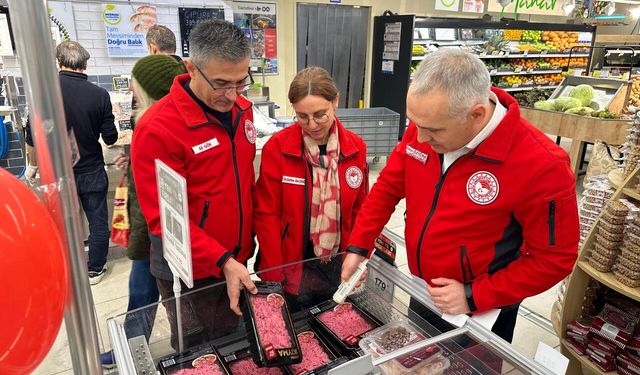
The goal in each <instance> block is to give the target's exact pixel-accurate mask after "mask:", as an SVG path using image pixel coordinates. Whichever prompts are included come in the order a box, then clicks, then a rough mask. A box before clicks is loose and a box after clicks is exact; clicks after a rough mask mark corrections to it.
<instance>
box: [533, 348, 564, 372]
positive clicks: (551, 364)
mask: <svg viewBox="0 0 640 375" xmlns="http://www.w3.org/2000/svg"><path fill="white" fill-rule="evenodd" d="M533 360H534V361H536V362H538V363H539V364H541V365H542V366H544V367H546V368H547V369H548V370H549V371H551V372H553V373H554V374H556V375H564V374H566V373H567V368H568V367H569V359H568V358H567V357H565V356H563V355H562V354H560V352H558V351H556V350H555V349H553V348H552V347H550V346H549V345H547V344H545V343H543V342H539V343H538V349H537V350H536V354H535V356H534V357H533Z"/></svg>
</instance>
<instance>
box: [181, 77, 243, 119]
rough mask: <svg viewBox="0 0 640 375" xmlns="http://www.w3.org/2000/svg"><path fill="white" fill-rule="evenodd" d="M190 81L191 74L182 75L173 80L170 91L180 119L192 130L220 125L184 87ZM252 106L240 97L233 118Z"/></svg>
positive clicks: (234, 107)
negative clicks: (207, 125) (208, 125)
mask: <svg viewBox="0 0 640 375" xmlns="http://www.w3.org/2000/svg"><path fill="white" fill-rule="evenodd" d="M190 80H191V77H190V76H189V73H185V74H181V75H179V76H177V77H176V78H175V79H174V80H173V84H172V85H171V89H170V90H169V96H170V97H171V98H172V99H173V102H174V103H175V106H176V108H177V110H178V113H179V114H180V117H182V119H183V120H184V122H185V124H186V125H187V127H190V128H191V127H196V126H201V125H206V124H211V123H215V124H218V123H219V121H218V120H217V119H213V117H212V116H207V114H206V113H205V111H204V110H203V109H202V108H201V107H200V105H198V103H196V101H195V100H193V98H192V97H191V95H189V93H188V92H187V91H186V90H185V89H184V87H182V86H183V85H184V84H185V83H187V82H189V81H190ZM252 105H253V104H252V103H251V102H250V101H248V100H247V99H246V98H245V97H244V96H238V99H237V100H236V102H235V104H234V105H233V109H232V111H233V112H232V115H233V118H236V116H237V115H238V112H246V111H247V110H249V109H250V108H251V106H252Z"/></svg>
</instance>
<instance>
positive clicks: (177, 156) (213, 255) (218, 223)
mask: <svg viewBox="0 0 640 375" xmlns="http://www.w3.org/2000/svg"><path fill="white" fill-rule="evenodd" d="M187 82H189V75H188V74H182V75H180V76H178V77H176V79H175V80H174V82H173V85H172V86H171V91H170V92H169V95H167V96H165V97H164V98H162V99H160V100H159V101H158V102H157V103H156V104H154V105H153V106H152V107H151V108H150V109H149V110H148V111H147V112H146V113H145V114H144V116H143V117H142V118H141V119H140V121H139V122H138V124H137V125H136V131H135V133H134V136H133V142H132V145H131V162H132V167H133V175H134V178H135V183H136V188H137V190H138V192H144V194H142V193H140V194H138V200H139V201H140V207H141V208H142V212H143V214H144V217H145V218H146V220H147V223H148V224H149V232H150V233H151V234H152V235H155V236H160V235H161V226H160V212H159V207H158V190H157V188H156V172H155V166H154V160H155V159H160V160H162V161H163V162H164V163H165V164H167V165H168V166H170V167H171V168H173V169H174V170H175V171H176V172H178V173H179V174H181V175H182V176H184V177H185V178H186V180H187V196H188V204H189V219H190V225H189V230H190V233H191V251H192V262H193V275H194V279H196V280H199V279H203V278H206V277H210V276H214V277H221V276H222V269H221V268H222V266H223V265H224V263H225V262H226V260H228V259H229V257H231V256H233V257H234V258H235V259H236V260H237V261H239V262H245V261H246V260H247V259H248V258H250V257H251V254H252V251H253V240H252V229H253V228H252V219H251V218H252V213H253V202H252V191H253V187H254V183H255V174H254V170H253V158H254V157H255V150H256V148H255V137H256V132H255V128H254V126H253V112H252V110H251V102H249V101H248V100H246V99H245V98H244V97H238V100H237V101H236V103H235V105H234V106H233V110H232V118H233V124H234V126H236V131H235V137H234V138H233V139H231V136H230V135H229V133H228V132H227V131H226V130H225V129H224V128H223V127H222V125H221V124H220V122H219V121H218V120H217V119H215V118H213V117H212V116H211V115H208V114H206V113H205V112H204V110H203V109H202V108H201V107H200V106H199V105H198V104H197V103H196V102H195V101H194V100H193V98H192V97H191V96H190V95H189V94H188V93H187V92H186V91H185V90H184V88H183V86H182V85H183V84H185V83H187ZM153 244H154V246H153V248H152V251H151V258H152V262H151V263H152V265H151V270H152V273H153V274H154V275H155V276H156V277H160V278H163V279H166V278H167V277H169V279H170V274H169V275H167V271H168V270H167V269H166V267H164V269H163V267H161V266H160V263H159V262H160V261H162V248H161V246H156V243H153Z"/></svg>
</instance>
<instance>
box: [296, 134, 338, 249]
mask: <svg viewBox="0 0 640 375" xmlns="http://www.w3.org/2000/svg"><path fill="white" fill-rule="evenodd" d="M302 138H303V140H304V155H305V157H306V159H307V161H308V162H309V164H311V167H312V168H311V169H312V173H313V192H312V199H311V226H310V236H311V242H312V243H313V252H314V253H315V255H316V256H317V257H326V256H328V255H331V254H332V253H336V252H337V251H338V248H339V247H340V183H339V181H338V156H339V155H340V149H339V148H340V144H339V143H338V128H337V127H336V125H335V124H334V125H333V126H332V127H331V130H329V140H328V141H327V154H326V155H320V149H319V148H318V143H317V142H316V141H314V140H313V138H311V137H310V136H308V135H307V134H305V133H304V131H303V132H302Z"/></svg>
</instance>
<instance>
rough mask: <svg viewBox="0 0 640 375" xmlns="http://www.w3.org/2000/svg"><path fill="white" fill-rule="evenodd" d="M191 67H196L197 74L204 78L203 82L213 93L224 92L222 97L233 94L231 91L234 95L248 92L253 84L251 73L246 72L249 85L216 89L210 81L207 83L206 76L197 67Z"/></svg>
mask: <svg viewBox="0 0 640 375" xmlns="http://www.w3.org/2000/svg"><path fill="white" fill-rule="evenodd" d="M193 66H195V67H196V69H197V70H198V72H200V75H201V76H202V78H204V80H205V81H207V83H208V84H209V87H211V88H212V89H213V91H216V92H217V91H220V90H224V91H223V93H224V95H229V94H231V92H233V90H235V91H236V93H238V94H241V93H243V92H245V91H247V90H249V88H250V87H251V85H252V84H253V77H252V76H251V72H248V73H249V80H250V82H249V83H245V84H244V85H239V86H227V87H216V85H214V84H213V83H212V82H211V81H209V78H207V76H205V75H204V73H203V72H202V70H200V68H198V66H197V65H196V64H193Z"/></svg>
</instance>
